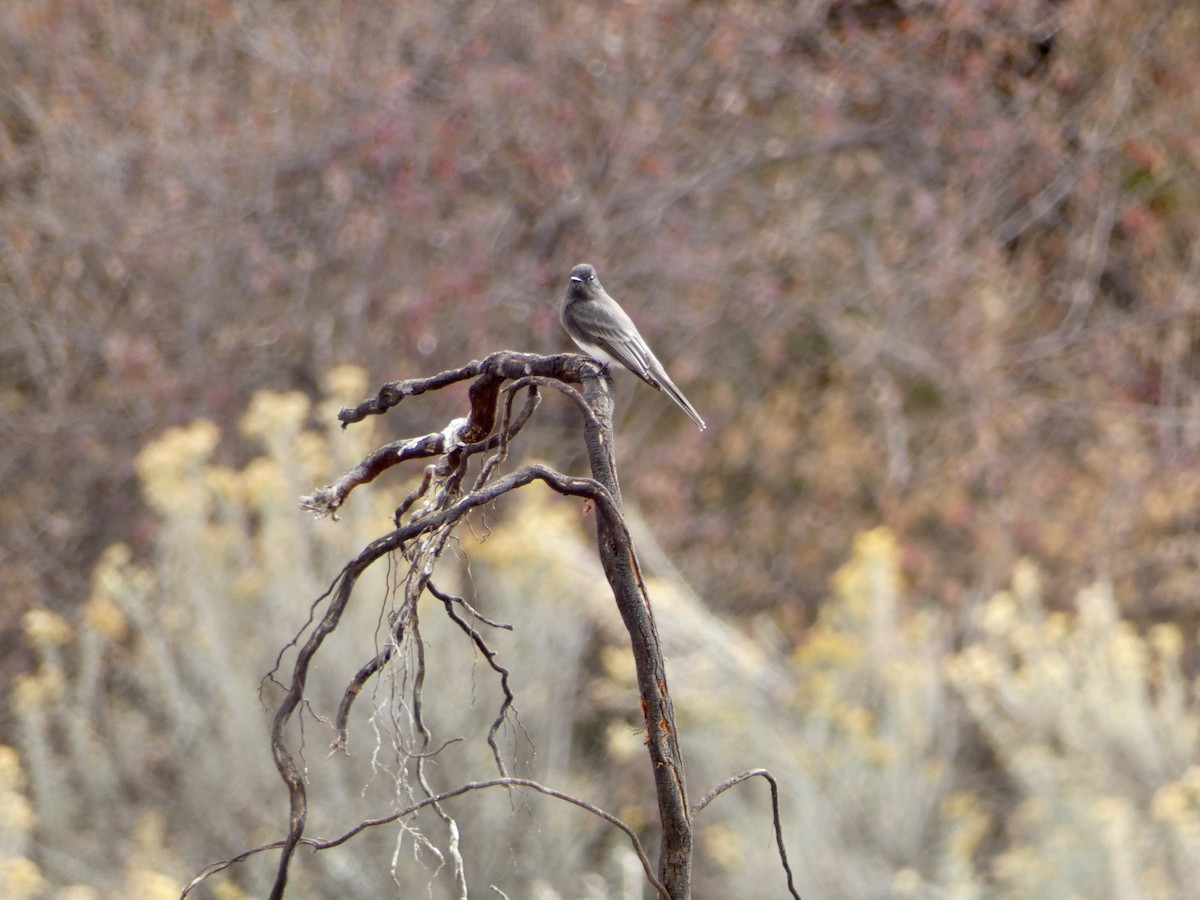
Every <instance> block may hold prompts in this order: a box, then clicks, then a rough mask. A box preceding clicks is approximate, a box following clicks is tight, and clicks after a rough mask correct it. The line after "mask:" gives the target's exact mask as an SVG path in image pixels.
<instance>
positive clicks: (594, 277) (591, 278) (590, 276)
mask: <svg viewBox="0 0 1200 900" xmlns="http://www.w3.org/2000/svg"><path fill="white" fill-rule="evenodd" d="M587 280H588V281H595V280H596V276H595V275H589V276H588V277H587Z"/></svg>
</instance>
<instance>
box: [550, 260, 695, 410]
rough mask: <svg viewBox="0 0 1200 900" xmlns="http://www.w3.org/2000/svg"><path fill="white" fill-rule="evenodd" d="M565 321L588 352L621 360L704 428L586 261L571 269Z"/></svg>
mask: <svg viewBox="0 0 1200 900" xmlns="http://www.w3.org/2000/svg"><path fill="white" fill-rule="evenodd" d="M562 323H563V327H564V328H565V329H567V334H569V335H570V336H571V340H573V341H574V342H575V343H576V344H578V345H579V349H581V350H582V351H583V352H584V353H586V354H587V355H588V356H590V357H592V358H593V359H595V360H598V361H600V362H601V363H604V364H605V365H606V366H607V365H611V364H612V363H620V364H621V365H623V366H624V367H625V368H627V369H628V370H629V371H630V372H632V373H633V374H634V375H636V376H637V377H638V378H640V379H642V381H644V382H646V384H648V385H650V387H652V388H656V389H657V390H660V391H662V392H664V393H665V394H666V395H667V396H668V397H670V398H671V399H672V400H674V401H675V402H676V403H678V404H679V408H680V409H682V410H683V411H684V412H685V413H687V414H688V415H689V416H691V417H692V421H693V422H695V423H696V424H697V425H699V426H700V430H701V431H703V430H704V429H705V427H706V426H705V424H704V420H703V419H702V418H700V413H698V412H696V407H694V406H692V404H691V403H689V402H688V399H687V397H685V396H683V393H682V392H681V391H680V390H679V388H677V387H675V383H674V382H673V381H671V379H670V377H669V376H668V375H667V371H666V369H664V368H663V366H662V363H660V362H659V361H658V359H657V358H656V357H655V356H654V354H653V353H651V352H650V348H649V347H647V346H646V342H645V341H644V340H642V336H641V335H640V334H638V330H637V326H636V325H634V324H633V320H632V319H631V318H629V316H627V315H626V314H625V310H623V309H621V307H620V306H618V305H617V301H616V300H614V299H613V298H612V297H610V296H608V292H607V291H605V290H604V288H603V286H602V285H601V284H600V279H599V278H597V277H596V270H595V269H594V268H592V267H591V266H589V265H588V264H587V263H581V264H580V265H578V266H576V267H575V268H573V269H572V270H571V281H570V283H569V284H568V285H567V297H566V300H565V301H564V302H563V310H562Z"/></svg>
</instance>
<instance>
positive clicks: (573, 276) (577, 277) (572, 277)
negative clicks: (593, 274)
mask: <svg viewBox="0 0 1200 900" xmlns="http://www.w3.org/2000/svg"><path fill="white" fill-rule="evenodd" d="M571 280H572V281H573V282H575V283H576V284H583V279H582V278H580V277H579V276H578V275H572V276H571Z"/></svg>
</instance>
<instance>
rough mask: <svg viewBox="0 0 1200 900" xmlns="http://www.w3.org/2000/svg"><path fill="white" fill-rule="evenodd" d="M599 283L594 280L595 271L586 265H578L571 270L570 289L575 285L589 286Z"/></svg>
mask: <svg viewBox="0 0 1200 900" xmlns="http://www.w3.org/2000/svg"><path fill="white" fill-rule="evenodd" d="M599 283H600V282H599V281H598V280H597V278H596V270H595V269H594V268H593V267H592V266H590V265H589V264H588V263H580V264H579V265H577V266H576V267H575V268H573V269H572V270H571V286H572V287H574V286H575V285H584V286H591V285H597V284H599Z"/></svg>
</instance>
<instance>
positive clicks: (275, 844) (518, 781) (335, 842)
mask: <svg viewBox="0 0 1200 900" xmlns="http://www.w3.org/2000/svg"><path fill="white" fill-rule="evenodd" d="M493 787H508V788H513V787H520V788H528V789H529V790H532V791H537V792H538V793H540V794H545V795H546V796H547V797H553V798H554V799H555V800H562V801H564V802H565V803H570V804H572V805H573V806H578V807H579V808H580V809H582V810H585V811H586V812H589V813H591V814H592V815H594V816H597V817H599V818H601V819H603V820H604V821H605V822H608V823H609V824H610V825H612V826H613V827H614V828H617V829H619V830H620V831H622V832H623V833H624V834H625V836H626V837H628V838H629V843H630V844H631V845H632V846H633V852H634V853H636V854H637V858H638V860H639V861H640V862H641V864H642V870H643V871H644V872H645V873H646V880H647V881H649V882H650V884H651V885H653V886H654V889H655V890H656V891H657V892H658V894H659V896H661V897H666V898H668V900H669V898H670V896H671V895H670V894H669V893H668V891H667V889H666V887H664V886H663V884H662V882H660V881H659V880H658V879H657V878H656V877H655V876H654V868H653V866H652V865H651V863H650V858H649V857H648V856H647V855H646V850H645V848H644V847H643V846H642V842H641V841H640V840H638V836H637V832H635V831H634V830H633V828H632V827H631V826H630V825H628V824H626V823H625V822H624V821H623V820H621V819H619V818H618V817H617V816H614V815H613V814H612V813H610V812H607V811H605V810H603V809H601V808H600V807H598V806H596V805H594V804H592V803H588V802H587V801H586V800H582V799H580V798H579V797H575V796H573V795H571V794H567V793H564V792H563V791H557V790H555V789H554V788H549V787H546V786H545V785H543V784H539V783H538V782H536V781H531V780H529V779H528V778H492V779H489V780H487V781H470V782H467V783H466V784H461V785H459V786H458V787H456V788H453V789H452V790H449V791H443V792H442V793H440V794H437V795H435V796H432V797H426V798H425V799H424V800H419V801H417V802H416V803H412V804H409V805H408V806H406V807H404V808H403V809H400V810H397V811H396V812H394V813H390V814H388V815H386V816H381V817H379V818H377V819H366V820H364V821H362V822H359V823H358V824H357V825H355V826H354V827H353V828H351V829H350V830H349V831H347V832H346V833H345V834H343V835H342V836H341V837H336V838H333V839H332V840H318V839H316V838H301V839H300V841H299V843H302V844H304V845H305V846H307V847H311V848H312V849H313V850H314V851H321V850H332V849H333V848H334V847H338V846H340V845H342V844H344V843H346V842H347V841H349V840H351V839H352V838H354V837H356V836H357V835H359V834H361V833H362V832H363V831H366V830H367V829H368V828H377V827H379V826H380V825H387V824H390V823H392V822H396V821H398V820H400V819H403V818H406V817H408V816H411V815H412V814H413V813H415V812H417V811H418V810H421V809H424V808H425V807H427V806H434V805H436V804H440V803H444V802H446V801H447V800H452V799H454V798H455V797H461V796H462V795H464V794H468V793H471V792H472V791H479V790H484V789H486V788H493ZM287 844H288V842H287V841H286V840H284V841H272V842H271V843H269V844H263V845H262V846H259V847H255V848H253V849H251V850H244V851H243V852H241V853H239V854H237V855H236V856H232V857H230V858H229V859H226V860H222V861H221V862H216V863H212V864H211V865H209V866H206V867H205V868H204V869H203V870H202V871H201V872H200V874H199V875H197V876H196V877H195V878H193V879H192V880H191V881H190V882H189V883H188V885H187V886H186V887H185V888H184V889H183V893H182V894H180V900H184V898H186V897H187V895H188V894H190V893H191V892H192V891H193V890H194V889H195V888H196V887H198V886H199V885H200V884H201V883H203V882H204V881H205V880H206V879H208V878H209V877H210V876H212V875H215V874H216V873H217V872H220V871H222V870H224V869H227V868H229V867H230V866H232V865H235V864H236V863H239V862H242V861H243V860H246V859H249V858H250V857H251V856H254V855H256V854H258V853H264V852H266V851H268V850H282V849H285V848H286V847H287Z"/></svg>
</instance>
